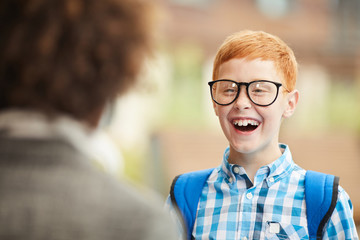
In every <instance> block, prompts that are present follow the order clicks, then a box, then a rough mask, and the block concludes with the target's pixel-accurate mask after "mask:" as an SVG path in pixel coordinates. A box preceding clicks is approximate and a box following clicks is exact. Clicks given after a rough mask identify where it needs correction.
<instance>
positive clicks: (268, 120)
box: [213, 58, 298, 161]
mask: <svg viewBox="0 0 360 240" xmlns="http://www.w3.org/2000/svg"><path fill="white" fill-rule="evenodd" d="M218 79H229V80H233V81H236V82H251V81H255V80H268V81H273V82H278V83H283V79H282V77H281V75H280V74H278V73H277V71H276V69H275V67H274V63H273V62H272V61H262V60H260V59H255V60H246V59H244V58H240V59H239V58H234V59H231V60H229V61H227V62H225V63H223V64H221V65H220V67H219V74H218ZM216 80H217V79H216ZM285 91H286V90H284V87H280V89H279V94H278V97H277V99H276V101H275V102H274V103H273V104H271V105H270V106H266V107H261V106H257V105H255V104H254V103H253V102H252V101H251V100H250V99H249V98H248V95H247V93H246V87H245V86H241V90H240V94H239V96H238V98H237V99H236V100H235V102H233V103H232V104H230V105H226V106H221V105H218V104H216V103H213V104H214V110H215V113H216V115H217V116H218V117H219V121H220V125H221V127H222V130H223V132H224V134H225V136H226V138H227V139H228V141H229V144H230V157H231V155H234V154H257V155H258V154H260V156H263V157H265V159H266V158H271V157H272V156H271V155H272V154H274V153H275V152H278V151H279V147H278V136H279V130H280V124H281V120H282V118H287V117H290V116H291V115H292V114H293V112H294V110H295V107H296V104H297V100H298V92H297V91H296V90H294V91H293V92H291V93H284V92H285ZM247 120H250V121H247ZM244 123H245V125H246V123H247V124H248V125H249V127H248V128H247V127H239V126H238V125H244ZM250 125H254V126H252V127H250ZM256 125H257V127H256ZM261 154H264V155H261ZM265 159H264V160H265ZM272 160H274V159H272ZM265 161H266V160H265Z"/></svg>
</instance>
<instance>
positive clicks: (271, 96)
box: [208, 79, 282, 107]
mask: <svg viewBox="0 0 360 240" xmlns="http://www.w3.org/2000/svg"><path fill="white" fill-rule="evenodd" d="M208 84H209V86H210V93H211V97H212V99H213V101H214V102H215V103H217V104H219V105H222V106H225V105H229V104H231V103H233V102H235V100H236V99H237V98H238V97H239V94H240V89H241V86H242V85H244V86H246V93H247V96H248V97H249V99H250V100H251V101H252V102H253V103H254V104H256V105H258V106H262V107H266V106H269V105H271V104H273V103H274V102H275V101H276V99H277V97H278V95H279V88H280V87H281V86H282V84H281V83H278V82H272V81H268V80H257V81H252V82H235V81H233V80H227V79H220V80H215V81H211V82H208Z"/></svg>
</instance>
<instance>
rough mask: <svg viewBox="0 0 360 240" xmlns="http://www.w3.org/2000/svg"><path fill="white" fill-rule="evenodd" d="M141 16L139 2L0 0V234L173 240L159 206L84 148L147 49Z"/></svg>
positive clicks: (143, 14) (145, 23) (129, 82)
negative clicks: (101, 166) (96, 161)
mask: <svg viewBox="0 0 360 240" xmlns="http://www.w3.org/2000/svg"><path fill="white" fill-rule="evenodd" d="M149 17H150V14H149V9H148V8H147V6H146V5H145V3H144V2H141V1H137V0H101V1H97V0H26V1H20V0H2V1H1V2H0V36H1V37H0V196H1V197H0V226H1V227H0V239H37V240H39V239H47V240H51V239H76V240H78V239H87V240H91V239H97V240H107V239H126V240H132V239H134V240H135V239H142V240H143V239H148V240H159V239H166V240H168V239H174V234H173V233H174V231H175V229H174V228H173V226H172V225H171V221H169V218H168V215H167V214H165V213H164V211H163V208H162V206H161V204H160V205H158V203H153V202H152V201H150V200H147V199H144V197H142V195H140V194H138V193H136V192H135V191H134V190H132V189H131V188H130V187H128V186H127V184H126V183H122V182H119V181H118V180H116V179H115V178H113V177H111V176H109V175H107V174H105V173H104V172H102V171H100V170H99V169H98V168H97V167H96V166H95V165H94V164H93V163H92V162H91V160H90V159H89V158H88V154H87V153H88V151H89V150H91V149H89V148H91V147H90V145H88V144H87V143H88V142H89V141H90V139H91V136H92V134H93V133H94V131H96V129H97V128H98V124H99V120H100V119H101V116H102V113H103V112H104V109H105V106H106V104H107V103H108V102H110V101H112V100H114V99H115V98H116V97H117V96H118V95H119V94H121V93H124V92H125V91H126V90H127V89H128V87H129V86H130V85H132V84H133V82H134V79H135V77H136V74H137V73H138V71H139V68H140V66H141V63H142V60H143V57H145V54H147V53H149V52H150V48H151V44H150V42H151V41H150V39H151V37H150V31H151V29H150V28H149V26H148V23H149V19H150V18H149ZM173 230H174V231H173Z"/></svg>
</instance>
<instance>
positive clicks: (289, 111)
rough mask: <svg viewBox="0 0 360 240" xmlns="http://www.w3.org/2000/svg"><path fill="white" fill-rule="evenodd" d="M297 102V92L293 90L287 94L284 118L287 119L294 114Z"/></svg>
mask: <svg viewBox="0 0 360 240" xmlns="http://www.w3.org/2000/svg"><path fill="white" fill-rule="evenodd" d="M298 101H299V91H298V90H296V89H295V90H294V91H292V92H290V93H288V95H287V103H286V108H285V111H284V113H283V117H284V118H289V117H291V116H292V115H293V114H294V112H295V109H296V105H297V103H298Z"/></svg>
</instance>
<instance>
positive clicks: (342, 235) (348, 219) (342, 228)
mask: <svg viewBox="0 0 360 240" xmlns="http://www.w3.org/2000/svg"><path fill="white" fill-rule="evenodd" d="M323 239H329V240H335V239H359V237H358V234H357V230H356V227H355V223H354V218H353V205H352V203H351V200H350V197H349V195H348V194H347V193H346V192H345V190H344V189H343V188H342V187H341V186H339V194H338V201H337V203H336V206H335V209H334V212H333V214H332V215H331V218H330V220H329V222H328V224H327V227H326V230H325V233H324V237H323Z"/></svg>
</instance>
